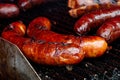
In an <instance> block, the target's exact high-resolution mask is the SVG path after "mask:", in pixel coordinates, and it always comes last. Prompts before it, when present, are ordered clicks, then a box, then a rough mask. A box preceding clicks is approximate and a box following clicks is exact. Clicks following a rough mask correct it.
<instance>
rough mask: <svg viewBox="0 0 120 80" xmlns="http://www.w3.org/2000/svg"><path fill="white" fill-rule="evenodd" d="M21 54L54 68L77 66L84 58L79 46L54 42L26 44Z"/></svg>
mask: <svg viewBox="0 0 120 80" xmlns="http://www.w3.org/2000/svg"><path fill="white" fill-rule="evenodd" d="M23 52H24V53H25V55H26V56H27V57H28V58H29V59H31V60H32V61H34V62H36V63H38V64H44V65H54V66H63V65H73V64H78V63H80V62H81V61H82V60H83V58H84V52H83V51H82V49H81V48H80V47H79V46H77V45H74V44H63V43H55V42H52V43H50V42H49V43H48V42H43V41H40V42H33V43H32V42H30V43H26V44H25V45H23Z"/></svg>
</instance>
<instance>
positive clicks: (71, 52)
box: [2, 17, 107, 66]
mask: <svg viewBox="0 0 120 80" xmlns="http://www.w3.org/2000/svg"><path fill="white" fill-rule="evenodd" d="M39 19H42V20H43V17H42V18H39ZM44 20H46V19H44ZM40 21H41V20H40ZM38 22H39V21H38ZM42 22H43V23H40V24H42V25H41V26H40V25H39V23H37V25H36V26H34V27H38V30H39V29H40V30H41V31H46V32H47V31H49V29H46V28H42V27H45V26H43V25H44V23H45V24H46V21H42ZM33 25H34V24H33ZM39 26H40V28H39ZM47 28H48V27H47ZM25 29H26V28H25V25H24V24H22V23H20V22H14V23H12V24H10V25H9V26H8V27H7V28H5V29H4V31H3V32H2V37H3V38H5V39H7V40H9V41H11V42H13V43H14V44H16V45H17V46H18V47H19V48H20V49H21V50H22V51H23V53H24V54H25V56H26V57H27V58H29V59H31V60H32V61H34V62H36V63H39V64H45V65H57V66H58V65H72V64H77V63H80V62H81V61H82V60H83V59H84V56H85V57H98V56H101V55H103V54H104V52H105V51H106V48H107V43H106V41H105V40H104V39H103V38H101V37H98V36H89V37H78V41H77V42H78V43H76V44H73V43H65V42H59V41H57V42H54V41H49V42H48V41H43V40H40V39H39V40H35V41H33V40H31V39H30V38H25V37H23V36H24V34H25ZM35 29H36V30H37V28H35ZM32 30H33V29H32ZM34 34H35V33H34ZM48 34H49V33H48ZM54 34H55V33H54ZM38 35H39V34H38ZM44 35H46V34H44ZM59 35H60V34H59ZM48 38H49V36H48ZM76 39H77V38H76ZM96 43H97V45H96ZM77 44H79V45H77Z"/></svg>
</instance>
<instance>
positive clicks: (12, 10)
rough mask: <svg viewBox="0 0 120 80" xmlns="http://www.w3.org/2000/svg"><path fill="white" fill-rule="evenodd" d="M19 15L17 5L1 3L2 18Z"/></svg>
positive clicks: (0, 15)
mask: <svg viewBox="0 0 120 80" xmlns="http://www.w3.org/2000/svg"><path fill="white" fill-rule="evenodd" d="M18 15H19V8H18V7H17V6H16V5H15V4H8V3H0V18H11V17H16V16H18Z"/></svg>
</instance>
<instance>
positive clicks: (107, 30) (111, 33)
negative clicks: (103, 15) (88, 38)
mask: <svg viewBox="0 0 120 80" xmlns="http://www.w3.org/2000/svg"><path fill="white" fill-rule="evenodd" d="M96 34H97V35H98V36H101V37H103V38H105V40H106V41H107V42H108V43H112V42H113V41H115V40H116V39H118V38H120V17H115V18H112V19H110V20H108V21H106V22H105V23H103V25H102V26H100V28H99V29H98V30H97V33H96Z"/></svg>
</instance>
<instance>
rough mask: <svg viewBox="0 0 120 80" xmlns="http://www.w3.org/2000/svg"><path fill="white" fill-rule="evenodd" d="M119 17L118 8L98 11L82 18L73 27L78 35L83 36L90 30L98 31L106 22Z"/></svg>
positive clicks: (119, 8) (119, 10)
mask: <svg viewBox="0 0 120 80" xmlns="http://www.w3.org/2000/svg"><path fill="white" fill-rule="evenodd" d="M117 16H120V7H113V8H110V9H100V10H97V11H93V12H90V13H88V14H86V15H84V16H82V17H81V18H80V19H78V21H77V22H76V23H75V25H74V30H75V32H76V33H77V34H78V35H84V34H87V33H88V32H90V31H91V30H94V31H95V30H96V29H98V28H99V27H100V26H101V25H102V24H103V23H104V22H105V21H106V20H108V19H111V18H114V17H117Z"/></svg>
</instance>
